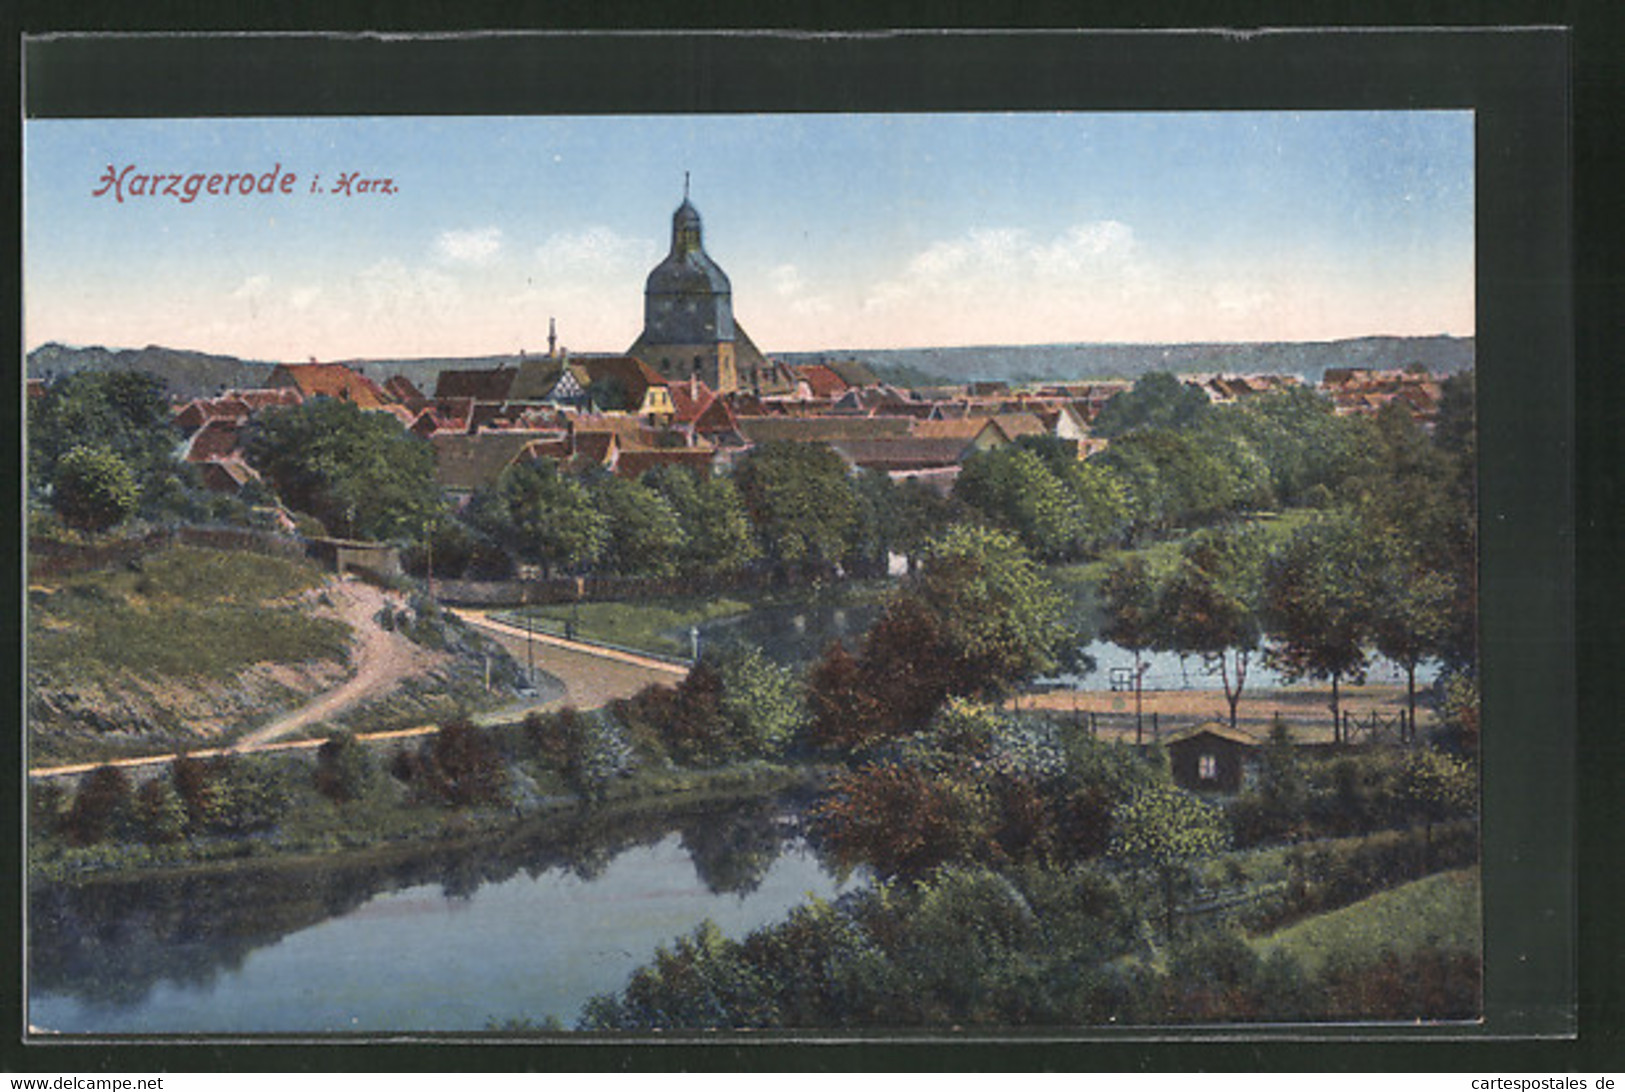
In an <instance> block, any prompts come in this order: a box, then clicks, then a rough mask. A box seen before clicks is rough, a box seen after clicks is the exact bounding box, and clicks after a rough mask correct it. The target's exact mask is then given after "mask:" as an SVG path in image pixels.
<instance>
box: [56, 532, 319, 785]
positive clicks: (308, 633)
mask: <svg viewBox="0 0 1625 1092" xmlns="http://www.w3.org/2000/svg"><path fill="white" fill-rule="evenodd" d="M323 579H324V577H323V574H322V573H321V571H320V570H319V569H317V568H315V567H314V566H312V565H310V564H308V563H306V562H303V561H292V560H287V559H282V558H274V557H265V556H261V555H258V554H251V553H242V552H228V551H219V550H205V549H196V548H190V547H181V546H177V547H170V548H167V549H163V550H159V551H157V552H154V553H152V554H148V555H146V556H145V557H143V558H141V559H139V560H138V561H136V562H134V563H132V564H131V565H126V566H121V567H118V568H111V569H103V570H97V571H93V572H88V573H80V574H76V575H72V576H65V577H61V578H57V579H53V580H51V581H50V582H48V583H43V584H36V585H31V586H30V588H29V596H28V598H29V604H28V626H27V641H28V644H27V664H28V676H27V684H28V685H27V690H28V709H29V718H28V719H29V731H30V740H31V747H32V759H33V760H34V761H36V762H38V761H40V760H42V759H51V758H67V757H70V756H77V755H80V754H83V753H85V751H86V747H87V746H88V747H89V748H90V749H91V750H93V751H95V752H98V753H109V752H111V753H117V752H118V751H120V750H124V749H128V750H140V749H142V748H143V747H146V746H150V745H151V744H153V743H155V742H159V741H167V742H193V743H195V742H196V741H197V738H198V736H199V734H209V733H212V732H217V731H223V730H225V729H226V728H228V727H230V726H231V725H232V724H234V723H240V722H243V721H246V720H251V719H252V718H253V717H254V716H255V715H256V714H257V713H258V712H259V711H260V710H262V709H263V708H265V707H266V706H267V703H270V704H272V705H274V704H276V703H277V702H278V701H279V700H283V699H286V698H288V697H289V696H290V695H296V694H298V693H301V692H304V691H307V690H310V689H320V688H321V687H323V686H328V685H331V684H332V682H333V681H334V680H335V679H336V678H340V677H342V676H343V675H344V674H345V672H346V670H347V667H346V661H347V657H348V652H349V640H350V628H349V627H348V626H347V625H345V624H344V623H343V622H340V621H338V620H336V619H333V618H323V617H318V616H316V615H315V614H314V613H313V611H314V608H315V607H316V606H317V605H318V604H317V602H315V601H313V600H312V598H311V596H312V594H313V593H314V594H315V595H319V593H317V592H315V589H317V588H318V587H319V586H320V585H321V583H322V581H323Z"/></svg>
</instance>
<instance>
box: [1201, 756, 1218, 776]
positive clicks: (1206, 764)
mask: <svg viewBox="0 0 1625 1092" xmlns="http://www.w3.org/2000/svg"><path fill="white" fill-rule="evenodd" d="M1196 776H1198V777H1200V778H1201V779H1202V780H1203V781H1217V780H1218V779H1219V760H1218V758H1217V757H1216V756H1214V755H1203V756H1202V757H1201V758H1198V759H1197V760H1196Z"/></svg>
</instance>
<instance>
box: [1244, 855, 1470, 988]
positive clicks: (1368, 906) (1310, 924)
mask: <svg viewBox="0 0 1625 1092" xmlns="http://www.w3.org/2000/svg"><path fill="white" fill-rule="evenodd" d="M1481 902H1482V893H1481V891H1480V888H1479V880H1478V869H1476V868H1467V869H1461V870H1459V871H1455V872H1440V873H1437V874H1435V875H1432V876H1428V877H1427V878H1425V879H1421V880H1417V881H1416V882H1414V883H1408V884H1405V885H1404V886H1402V887H1396V888H1394V889H1392V890H1390V891H1384V892H1381V893H1380V894H1377V895H1373V896H1371V897H1370V898H1368V899H1364V900H1362V901H1360V902H1357V903H1355V904H1353V905H1352V906H1345V907H1343V908H1342V909H1341V910H1333V911H1332V912H1330V913H1328V914H1321V915H1318V916H1316V917H1312V918H1307V919H1305V920H1304V921H1300V922H1298V923H1297V924H1295V925H1289V926H1287V927H1286V928H1285V929H1282V930H1280V931H1279V932H1275V933H1271V934H1270V935H1269V936H1265V937H1261V938H1259V939H1258V940H1257V941H1255V942H1254V947H1255V948H1256V949H1257V951H1258V954H1259V955H1260V956H1264V957H1267V956H1269V955H1270V954H1271V953H1272V952H1275V951H1282V952H1285V953H1286V954H1287V955H1290V956H1292V957H1293V958H1295V959H1296V960H1297V961H1298V963H1299V964H1300V965H1301V966H1302V967H1303V968H1304V969H1305V970H1306V971H1310V972H1311V973H1319V972H1320V971H1321V970H1323V969H1325V968H1326V967H1327V965H1328V964H1332V963H1348V964H1354V965H1362V964H1369V963H1373V962H1376V961H1377V960H1378V959H1379V958H1380V957H1382V956H1383V955H1385V954H1389V953H1391V954H1392V955H1394V956H1397V957H1398V958H1399V959H1401V960H1404V959H1405V958H1407V957H1410V956H1413V955H1415V954H1417V953H1423V952H1425V953H1431V954H1438V953H1457V952H1459V953H1470V954H1473V955H1476V954H1477V953H1478V952H1479V951H1480V949H1481V947H1482V945H1483V922H1482V918H1481V909H1480V904H1481Z"/></svg>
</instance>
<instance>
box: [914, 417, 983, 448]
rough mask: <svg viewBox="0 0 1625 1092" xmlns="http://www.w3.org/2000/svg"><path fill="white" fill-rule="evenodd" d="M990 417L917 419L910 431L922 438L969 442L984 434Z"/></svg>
mask: <svg viewBox="0 0 1625 1092" xmlns="http://www.w3.org/2000/svg"><path fill="white" fill-rule="evenodd" d="M990 420H992V418H989V417H955V418H949V419H947V420H941V421H915V422H914V426H913V427H912V428H911V429H909V433H910V435H912V436H915V437H917V438H919V439H921V440H938V439H950V438H958V439H963V440H964V441H965V442H967V443H969V442H970V441H971V440H974V439H976V437H978V436H980V435H981V434H982V430H983V429H985V428H986V427H987V425H988V422H989V421H990Z"/></svg>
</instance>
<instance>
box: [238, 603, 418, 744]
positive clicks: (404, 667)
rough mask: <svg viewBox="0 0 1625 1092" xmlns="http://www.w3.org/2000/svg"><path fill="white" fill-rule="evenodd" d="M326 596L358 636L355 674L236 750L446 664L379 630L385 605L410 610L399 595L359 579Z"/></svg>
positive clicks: (290, 731)
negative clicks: (377, 618)
mask: <svg viewBox="0 0 1625 1092" xmlns="http://www.w3.org/2000/svg"><path fill="white" fill-rule="evenodd" d="M325 591H326V592H327V594H328V596H329V597H330V598H332V600H333V601H334V606H333V610H332V615H333V617H336V618H338V619H339V620H340V621H343V622H344V623H346V624H347V625H349V626H350V628H351V630H352V631H353V632H354V634H355V636H354V638H353V644H352V652H351V655H352V657H353V661H354V662H355V663H356V665H357V667H356V673H355V674H354V675H353V676H351V677H350V678H349V679H348V680H347V681H346V682H343V683H341V684H340V685H338V686H336V687H334V688H333V689H332V690H329V691H327V692H326V693H325V694H322V695H321V696H320V697H318V698H316V699H315V700H314V701H311V702H309V703H307V704H305V705H302V706H300V707H299V708H298V709H295V710H294V711H292V712H291V713H288V714H286V715H285V716H281V717H278V718H277V719H276V720H274V721H272V722H271V723H270V724H267V725H265V726H264V727H262V728H256V729H255V730H254V731H252V732H250V733H248V734H247V735H245V736H243V738H242V739H240V740H238V741H237V743H236V745H235V746H234V747H233V748H232V749H233V750H237V751H242V750H248V749H251V748H257V747H262V746H264V745H265V744H267V743H270V742H272V741H273V740H278V739H281V738H283V737H284V736H289V735H293V734H294V733H296V732H298V731H300V730H301V729H303V728H305V727H307V726H309V725H311V724H315V723H317V722H319V721H323V720H326V719H327V718H329V717H331V716H334V715H335V714H337V713H339V712H342V711H343V710H345V709H348V708H350V707H351V706H354V705H356V704H358V703H360V702H363V701H365V700H367V699H368V698H372V697H376V696H377V695H379V694H382V693H386V692H387V691H389V690H392V689H394V688H395V687H396V686H398V685H400V683H401V682H402V681H403V680H405V679H408V678H411V677H413V676H415V675H422V674H425V673H427V672H429V671H432V670H434V669H435V668H436V667H437V666H439V665H440V664H441V663H443V662H444V661H445V660H446V658H447V657H446V654H445V653H443V652H434V651H432V650H430V649H426V648H424V647H422V646H421V645H417V644H414V643H413V642H412V641H410V640H409V639H407V638H406V637H405V636H403V635H402V634H400V633H396V632H393V631H391V630H386V629H383V628H382V627H380V626H379V625H378V622H377V621H376V615H377V614H378V612H379V611H380V610H381V609H382V608H383V606H384V604H385V603H388V604H389V605H390V607H391V609H393V610H400V609H402V608H403V607H404V606H405V602H404V600H402V598H401V597H400V596H398V595H392V594H390V593H388V592H385V591H382V590H380V589H378V588H375V587H373V586H372V585H370V584H364V583H362V582H361V581H359V580H346V581H343V582H336V583H330V584H328V585H326V587H325Z"/></svg>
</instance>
